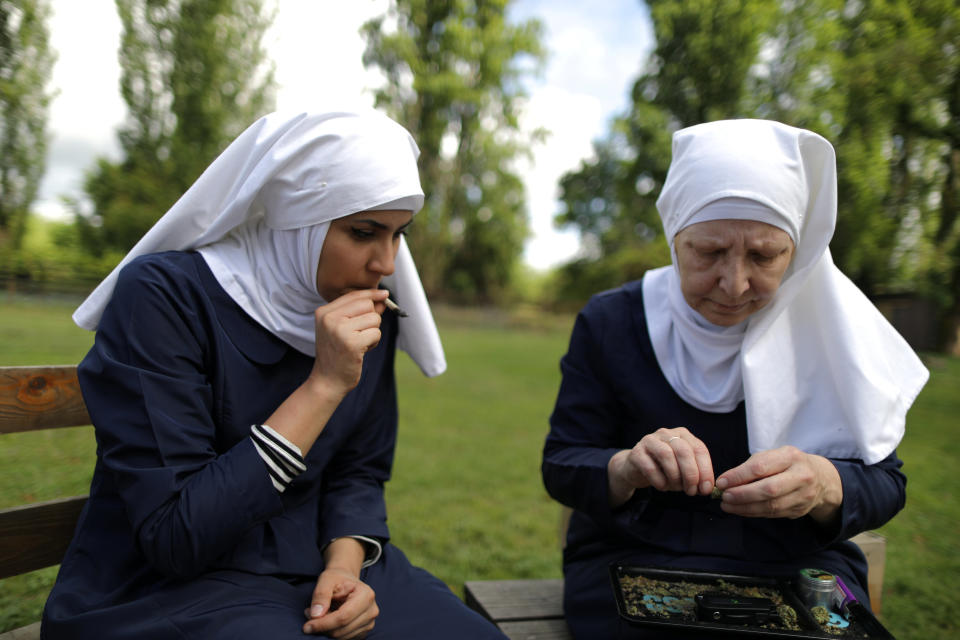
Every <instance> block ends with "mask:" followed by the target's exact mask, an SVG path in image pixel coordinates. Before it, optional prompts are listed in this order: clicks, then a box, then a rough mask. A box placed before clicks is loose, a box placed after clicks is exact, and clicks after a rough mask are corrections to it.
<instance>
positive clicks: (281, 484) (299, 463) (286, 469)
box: [250, 424, 307, 493]
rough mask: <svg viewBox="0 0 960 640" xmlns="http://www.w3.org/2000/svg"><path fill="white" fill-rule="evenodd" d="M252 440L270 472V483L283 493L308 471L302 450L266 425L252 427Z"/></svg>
mask: <svg viewBox="0 0 960 640" xmlns="http://www.w3.org/2000/svg"><path fill="white" fill-rule="evenodd" d="M250 438H251V439H253V446H254V447H256V449H257V453H259V454H260V457H261V458H263V461H264V463H266V465H267V471H269V472H270V481H271V482H273V486H274V487H276V489H277V491H279V492H280V493H283V491H284V490H285V489H286V488H287V487H288V486H289V485H290V483H291V482H292V481H293V479H294V478H296V477H297V476H298V475H300V474H301V473H303V472H304V471H306V470H307V465H306V464H304V462H303V455H302V454H301V453H300V448H299V447H297V446H296V445H295V444H293V443H292V442H290V441H289V440H287V439H286V438H284V437H283V436H282V435H280V434H279V433H277V432H276V431H274V430H273V429H271V428H270V427H268V426H267V425H265V424H254V425H251V426H250Z"/></svg>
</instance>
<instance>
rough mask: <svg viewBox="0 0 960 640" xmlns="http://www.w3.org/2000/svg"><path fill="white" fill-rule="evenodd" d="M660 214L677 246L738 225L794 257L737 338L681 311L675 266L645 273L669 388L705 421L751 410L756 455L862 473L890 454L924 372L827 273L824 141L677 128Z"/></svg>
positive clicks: (831, 201)
mask: <svg viewBox="0 0 960 640" xmlns="http://www.w3.org/2000/svg"><path fill="white" fill-rule="evenodd" d="M743 200H747V201H750V202H749V204H747V203H744V202H743ZM657 207H658V209H659V211H660V217H661V219H662V220H663V227H664V230H665V232H666V236H667V239H668V241H669V242H670V244H671V247H672V245H673V238H674V236H675V235H676V234H677V232H678V231H680V230H681V229H683V228H685V227H687V226H689V225H690V224H694V223H695V222H702V221H705V220H716V219H730V218H734V219H748V220H760V221H763V222H767V223H769V224H773V225H775V226H777V227H779V228H781V229H783V230H784V231H786V232H787V233H788V234H790V235H791V237H792V238H793V240H794V243H795V246H796V250H795V252H794V256H793V260H792V262H791V264H790V266H789V267H788V268H787V271H786V273H785V274H784V278H783V281H782V282H781V285H780V288H779V289H778V290H777V292H776V294H775V295H774V296H773V298H772V299H771V301H770V302H769V303H768V304H767V306H766V307H764V308H763V309H761V310H760V311H757V312H756V313H754V314H753V315H751V316H750V317H749V318H748V319H747V320H745V321H744V322H741V323H740V324H738V325H736V326H733V327H718V326H715V325H713V324H711V323H709V322H708V321H707V320H706V319H704V318H703V317H702V316H701V315H700V314H699V313H697V312H696V311H694V310H693V309H692V308H691V307H690V306H689V305H688V304H687V303H686V301H685V299H684V298H683V294H682V292H681V290H680V280H679V276H678V273H677V270H676V265H675V264H674V265H673V266H667V267H662V268H660V269H656V270H653V271H650V272H648V273H647V274H645V276H644V280H643V297H644V310H645V312H646V316H647V323H648V327H649V332H650V338H651V341H652V342H653V347H654V352H655V354H656V356H657V362H658V364H659V365H660V368H661V369H662V370H663V372H664V375H665V376H666V378H667V380H668V381H669V382H670V385H671V386H672V387H673V389H674V390H676V392H677V393H678V394H679V395H680V396H681V397H682V398H683V399H684V400H686V401H687V402H689V403H690V404H692V405H694V406H696V407H698V408H700V409H703V410H705V411H713V412H728V411H732V410H733V409H734V408H735V407H736V406H737V404H738V403H739V402H740V401H741V400H745V402H746V413H747V434H748V439H749V443H750V451H751V452H752V453H754V452H757V451H762V450H765V449H772V448H776V447H780V446H783V445H787V444H791V445H794V446H796V447H798V448H800V449H802V450H804V451H806V452H808V453H817V454H821V455H824V456H829V457H835V458H856V459H861V460H863V461H864V462H866V463H868V464H873V463H875V462H878V461H879V460H882V459H883V458H885V457H886V456H887V455H889V454H890V453H891V452H892V451H893V450H894V448H895V447H896V446H897V444H898V443H899V442H900V439H901V438H902V437H903V431H904V423H905V420H906V413H907V409H908V408H909V407H910V405H911V404H912V403H913V401H914V399H915V398H916V396H917V394H918V393H919V392H920V389H921V388H922V387H923V385H924V384H925V383H926V381H927V378H928V376H929V374H928V372H927V370H926V368H925V367H924V366H923V364H922V363H921V362H920V359H919V358H918V357H917V356H916V354H915V353H914V352H913V350H912V349H911V348H910V347H909V345H908V344H907V343H906V341H904V339H903V338H902V337H901V336H900V334H899V333H897V331H896V330H895V329H894V328H893V327H892V326H890V324H889V323H888V322H887V321H886V319H885V318H884V317H883V316H882V315H881V314H880V312H879V311H877V309H876V307H874V306H873V304H871V303H870V301H869V300H868V299H867V298H866V296H864V295H863V293H862V292H861V291H860V290H859V289H858V288H857V287H856V286H855V285H854V284H853V283H852V282H851V281H850V280H849V279H848V278H847V277H846V276H844V275H843V274H842V273H841V272H840V270H839V269H837V267H836V266H835V265H834V264H833V260H832V258H831V256H830V251H829V248H828V244H829V242H830V238H831V237H832V235H833V230H834V225H835V223H836V215H837V179H836V160H835V157H834V152H833V147H832V146H831V145H830V143H829V142H827V141H826V140H825V139H823V138H822V137H820V136H818V135H817V134H815V133H812V132H810V131H805V130H803V129H796V128H793V127H789V126H786V125H783V124H780V123H777V122H771V121H766V120H726V121H720V122H712V123H706V124H701V125H697V126H693V127H689V128H686V129H682V130H680V131H677V132H676V133H675V134H674V136H673V159H672V161H671V164H670V170H669V172H668V174H667V180H666V182H665V184H664V187H663V191H662V192H661V195H660V198H659V199H658V200H657ZM674 260H675V258H674Z"/></svg>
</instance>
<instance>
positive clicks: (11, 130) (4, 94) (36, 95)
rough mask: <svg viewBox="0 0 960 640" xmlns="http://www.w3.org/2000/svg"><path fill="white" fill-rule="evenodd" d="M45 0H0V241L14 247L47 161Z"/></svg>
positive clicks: (49, 56) (49, 63) (49, 61)
mask: <svg viewBox="0 0 960 640" xmlns="http://www.w3.org/2000/svg"><path fill="white" fill-rule="evenodd" d="M49 17H50V6H49V4H48V2H46V0H21V1H20V2H11V1H10V0H0V100H2V102H0V110H2V115H0V246H4V245H9V247H10V248H12V249H16V248H17V247H19V245H20V241H21V239H22V236H23V231H24V225H25V223H26V220H27V216H28V215H29V211H30V205H31V204H33V201H34V200H35V199H36V196H37V189H38V187H39V185H40V179H41V178H42V177H43V172H44V169H45V166H46V151H47V111H48V107H49V105H50V101H51V99H52V98H53V94H52V93H51V92H49V91H48V90H47V88H46V86H47V83H48V81H49V79H50V73H51V71H52V70H53V63H54V61H55V59H56V55H55V53H54V52H53V51H52V50H51V49H50V47H49V36H50V34H49V28H48V26H47V21H48V19H49Z"/></svg>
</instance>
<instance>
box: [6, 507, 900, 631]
mask: <svg viewBox="0 0 960 640" xmlns="http://www.w3.org/2000/svg"><path fill="white" fill-rule="evenodd" d="M568 519H569V513H568V510H566V509H564V513H563V515H562V516H561V526H560V529H561V538H560V539H561V540H564V539H565V536H564V535H563V534H564V532H565V530H566V523H567V521H568ZM852 540H853V541H854V542H855V543H856V544H857V546H859V547H860V549H861V550H862V551H863V553H864V555H865V556H866V557H867V568H868V570H867V582H868V585H869V589H870V607H871V608H872V609H873V612H874V614H876V615H880V611H881V602H882V596H883V572H884V567H885V565H886V539H885V538H884V537H883V536H881V535H879V534H877V533H875V532H873V531H865V532H863V533H861V534H858V535H856V536H854V537H853V538H852ZM463 590H464V599H465V600H466V603H467V605H468V606H469V607H470V608H472V609H473V610H474V611H477V612H478V613H480V614H481V615H483V616H484V617H485V618H487V619H488V620H490V621H492V622H494V623H495V624H496V625H497V626H498V627H499V628H500V630H501V631H503V633H504V634H506V636H507V637H508V638H510V639H511V640H572V638H573V636H572V635H570V631H569V630H568V629H567V623H566V621H565V619H564V615H563V580H562V579H552V580H473V581H469V580H468V581H467V582H465V583H464V585H463ZM0 640H2V638H0Z"/></svg>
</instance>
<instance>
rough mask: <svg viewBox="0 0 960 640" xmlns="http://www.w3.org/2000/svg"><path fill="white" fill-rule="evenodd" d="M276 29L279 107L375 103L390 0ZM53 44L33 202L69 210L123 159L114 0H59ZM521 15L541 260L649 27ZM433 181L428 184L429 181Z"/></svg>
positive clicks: (551, 256)
mask: <svg viewBox="0 0 960 640" xmlns="http://www.w3.org/2000/svg"><path fill="white" fill-rule="evenodd" d="M277 2H278V5H279V11H278V13H277V17H276V20H275V22H274V26H273V29H272V31H271V32H270V34H269V35H268V48H269V50H270V52H271V55H272V57H273V59H274V62H275V63H276V70H277V81H278V84H279V91H278V94H277V107H278V108H281V109H286V108H296V107H300V106H308V107H309V106H315V105H318V104H319V105H322V104H323V99H324V97H325V96H331V95H336V96H338V97H339V98H340V99H349V100H355V101H357V102H358V103H360V104H367V105H369V104H372V96H371V94H370V91H369V89H370V88H371V87H373V86H376V85H377V84H378V80H379V77H378V75H377V74H376V72H372V71H366V70H365V69H364V68H363V64H362V61H361V56H362V55H363V49H364V42H363V40H362V38H361V37H360V35H359V33H358V30H359V28H360V25H361V24H363V22H364V21H365V20H367V19H369V18H371V17H374V16H376V15H380V14H382V13H383V12H384V11H385V9H386V7H387V6H388V0H277ZM51 4H52V6H53V11H54V15H53V19H52V22H51V34H50V37H51V44H52V46H53V48H54V49H56V50H57V52H58V55H59V58H58V60H57V63H56V66H55V67H54V72H53V79H52V81H51V88H53V89H54V90H56V91H57V92H58V93H57V96H56V98H55V99H54V101H53V104H52V106H51V109H50V121H49V129H50V133H51V135H52V140H51V144H50V148H49V154H48V159H47V171H46V175H45V178H44V181H43V184H42V185H41V193H40V198H39V201H38V202H37V203H36V208H37V210H39V211H41V212H42V213H44V214H46V215H50V216H56V215H58V214H60V215H62V211H63V210H62V207H61V205H60V204H59V200H60V197H61V196H63V195H70V196H79V195H81V185H82V179H83V172H84V171H86V170H88V169H89V168H90V167H91V166H92V163H93V161H94V159H95V158H96V157H97V156H100V155H107V156H110V157H113V158H116V157H117V154H118V147H117V142H116V127H117V125H118V124H119V123H120V122H121V121H122V120H123V117H124V113H125V106H124V103H123V101H122V99H121V98H120V95H119V73H120V72H119V65H118V63H117V49H118V46H119V39H120V21H119V18H117V15H116V9H115V6H114V2H113V0H83V1H82V2H78V1H77V0H52V2H51ZM511 16H512V18H513V19H515V20H519V19H526V18H531V17H537V18H540V19H541V20H542V21H543V22H544V25H545V30H546V34H545V44H546V46H547V48H548V50H549V51H550V58H549V60H548V63H547V66H546V68H545V70H544V72H543V74H542V76H541V77H539V78H534V79H531V80H530V82H529V83H528V92H529V94H530V100H529V103H528V104H527V107H526V110H525V113H524V124H525V126H527V127H529V128H531V129H532V128H535V127H537V126H541V127H545V128H546V129H548V130H549V131H550V132H551V133H550V136H549V138H548V139H547V141H546V142H545V143H543V144H541V145H539V146H537V147H536V148H535V156H534V160H533V162H532V163H531V164H530V166H528V167H526V168H525V169H524V170H523V178H524V182H525V184H526V188H527V204H528V207H529V213H530V223H531V228H532V231H533V237H532V238H531V239H530V240H529V241H528V243H527V246H526V249H525V252H524V257H525V260H526V261H527V263H528V264H530V265H531V266H533V267H536V268H544V267H548V266H551V265H553V264H556V263H558V262H562V261H564V260H565V259H567V258H569V257H570V256H571V255H573V254H574V253H575V252H576V250H577V246H578V242H577V236H576V234H575V233H573V232H564V233H560V232H558V231H557V230H556V229H554V227H553V222H552V219H553V216H554V214H555V213H556V211H557V203H556V191H557V180H558V179H559V177H560V176H561V175H562V174H563V173H564V172H566V171H569V170H571V169H574V168H576V167H577V166H578V164H579V162H580V161H581V159H583V158H585V157H587V156H589V155H590V153H591V142H592V141H593V139H594V138H596V137H598V136H600V135H602V134H603V133H604V132H605V131H606V130H607V125H608V122H609V119H610V117H612V116H613V115H614V114H616V113H619V112H620V111H622V110H623V109H624V108H625V107H626V106H627V104H628V102H627V95H628V91H629V87H630V84H631V83H632V81H633V80H634V79H635V77H636V76H637V74H638V72H639V70H640V68H641V65H642V64H643V61H644V60H645V59H646V56H647V54H648V52H649V50H650V46H651V43H652V32H651V29H650V23H649V20H648V17H647V13H646V8H645V5H644V4H643V3H642V2H640V0H603V1H602V2H583V1H582V0H517V1H516V2H514V3H513V4H512V9H511ZM424 188H425V189H429V185H424Z"/></svg>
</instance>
